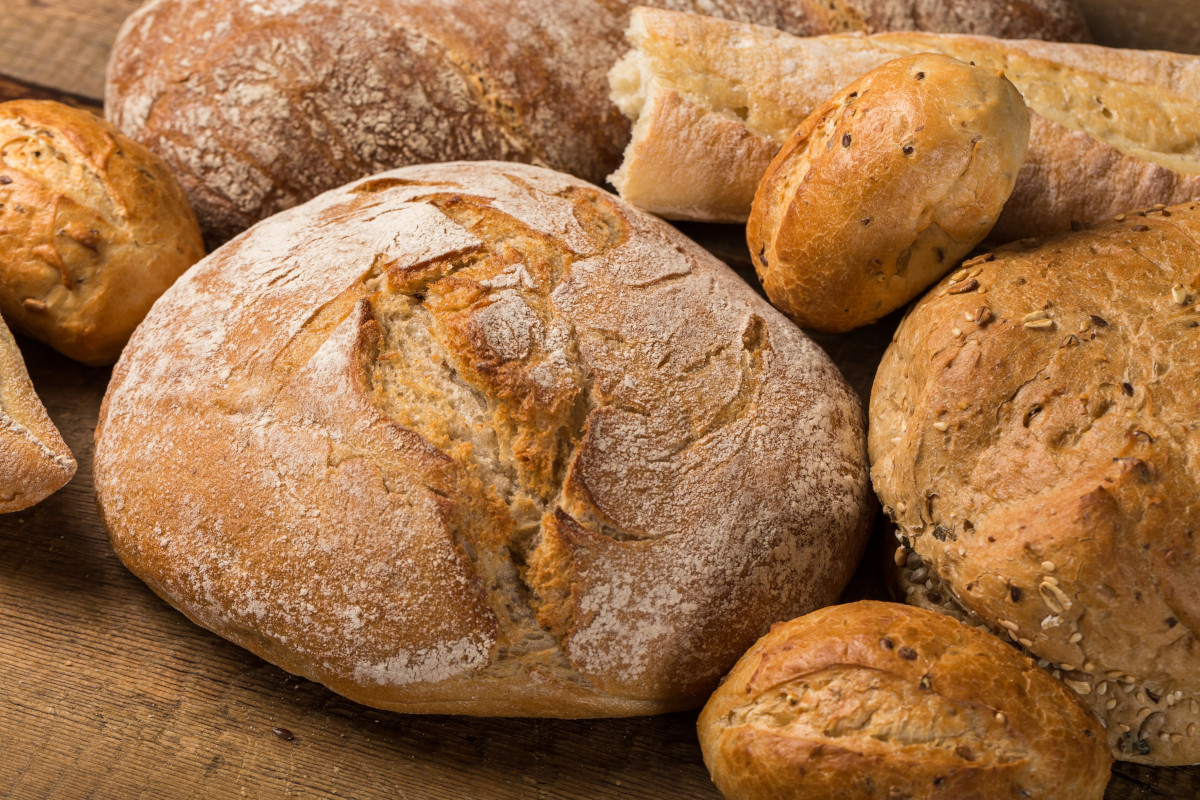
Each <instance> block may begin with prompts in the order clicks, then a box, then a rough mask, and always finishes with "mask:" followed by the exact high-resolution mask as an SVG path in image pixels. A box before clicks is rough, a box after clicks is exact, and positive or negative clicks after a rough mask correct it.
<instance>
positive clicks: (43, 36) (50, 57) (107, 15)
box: [0, 0, 141, 101]
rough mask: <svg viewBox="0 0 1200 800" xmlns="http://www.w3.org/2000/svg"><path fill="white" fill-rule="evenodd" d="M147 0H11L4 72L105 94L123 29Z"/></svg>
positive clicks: (0, 34) (1, 52) (0, 47)
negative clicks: (106, 74)
mask: <svg viewBox="0 0 1200 800" xmlns="http://www.w3.org/2000/svg"><path fill="white" fill-rule="evenodd" d="M140 5H141V0H5V2H4V6H3V18H4V22H3V25H0V74H5V75H11V76H13V77H15V78H17V79H19V80H23V81H27V82H29V83H34V84H38V85H40V86H45V87H48V88H50V89H59V90H62V91H67V92H71V93H73V94H77V95H82V96H84V97H89V98H92V99H93V100H96V101H99V100H100V99H102V98H103V97H104V69H105V66H106V65H107V64H108V53H109V50H110V49H111V48H112V42H113V40H114V39H115V38H116V36H117V30H118V29H119V28H120V27H121V23H122V22H124V21H125V17H127V16H129V14H130V13H131V12H133V11H134V10H135V9H136V8H137V7H138V6H140Z"/></svg>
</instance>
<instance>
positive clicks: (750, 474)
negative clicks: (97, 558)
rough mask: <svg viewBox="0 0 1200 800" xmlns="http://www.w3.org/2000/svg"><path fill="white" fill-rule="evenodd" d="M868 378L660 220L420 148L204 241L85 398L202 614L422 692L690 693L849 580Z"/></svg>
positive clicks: (506, 700) (235, 631)
mask: <svg viewBox="0 0 1200 800" xmlns="http://www.w3.org/2000/svg"><path fill="white" fill-rule="evenodd" d="M865 459H866V455H865V434H864V430H863V420H862V418H861V410H860V408H859V405H858V401H857V399H856V398H855V396H854V393H853V391H852V390H850V389H849V388H848V387H847V385H846V384H845V382H844V381H843V380H842V378H841V376H840V374H839V373H838V372H837V370H836V368H835V367H834V366H833V365H832V364H831V362H830V361H829V360H828V359H827V358H826V357H825V355H824V354H823V353H821V351H820V350H819V349H818V348H817V347H816V346H815V345H814V344H812V343H811V342H810V341H809V340H808V339H807V338H806V337H805V336H804V335H803V334H802V333H801V332H800V330H799V329H798V328H796V327H795V326H794V325H792V324H791V323H790V322H789V321H787V320H786V319H785V318H784V317H783V316H782V315H781V314H779V313H777V312H776V311H775V310H774V309H772V308H771V307H770V306H769V305H768V304H767V303H766V302H765V301H764V300H762V299H761V298H759V297H758V296H757V295H755V294H754V292H753V291H752V290H751V289H750V288H749V287H748V286H746V285H745V284H744V283H743V282H742V281H741V280H740V279H738V278H737V277H736V275H734V273H733V272H732V271H730V270H729V269H728V268H727V267H725V266H724V265H723V264H721V263H720V262H718V261H716V260H715V259H713V258H712V257H711V256H709V255H708V254H707V253H706V252H705V251H703V250H702V249H700V248H699V247H698V246H697V245H695V244H694V243H692V242H691V241H689V240H688V239H686V238H684V237H683V236H682V235H680V234H679V233H678V232H676V231H675V230H674V229H673V228H670V226H667V225H665V224H664V223H662V222H661V221H659V220H657V219H655V218H653V217H650V216H649V215H645V214H642V213H641V212H638V211H636V210H634V209H632V208H630V207H628V206H626V205H625V204H623V203H621V202H620V201H619V200H617V199H616V198H614V197H612V196H611V195H609V194H607V193H605V192H602V191H600V190H598V189H596V188H594V187H592V186H589V185H588V184H586V183H584V182H582V181H580V180H578V179H575V178H570V177H568V176H564V175H561V174H558V173H554V172H551V171H549V170H545V169H541V168H536V167H527V166H522V165H505V164H500V163H496V162H476V163H458V164H446V165H430V166H426V167H411V168H406V169H401V170H396V171H393V172H389V173H384V174H381V175H377V176H374V177H372V178H369V179H367V180H363V181H359V182H357V183H353V184H350V185H349V186H347V187H345V188H342V189H339V190H336V191H333V192H329V193H327V194H325V195H322V196H320V197H319V198H317V199H314V200H313V201H311V202H310V203H308V204H306V205H304V206H301V207H298V208H296V209H293V210H290V211H287V212H284V213H282V214H279V215H277V216H275V217H272V218H271V219H269V220H266V221H264V222H263V223H261V224H259V225H258V226H256V227H255V228H253V229H252V230H250V231H248V232H246V233H245V234H244V235H242V236H241V237H239V238H237V239H235V240H234V241H232V242H230V243H229V244H227V245H226V246H224V247H223V248H221V249H220V250H218V251H216V252H215V253H213V254H212V255H211V256H210V257H209V258H208V259H206V260H205V261H203V262H202V263H201V264H199V265H198V266H197V267H196V268H195V269H193V270H192V271H190V272H189V273H188V275H187V276H186V277H185V278H184V279H183V281H182V282H181V283H179V284H177V285H176V286H175V287H174V288H173V289H172V290H171V291H170V292H169V293H168V294H167V295H166V296H165V297H164V298H163V299H162V300H161V301H160V302H159V303H158V304H157V305H156V306H155V309H154V311H153V313H152V314H151V316H150V317H149V318H148V319H147V321H146V322H145V323H144V324H143V325H142V326H141V327H140V328H139V329H138V332H137V334H136V336H135V337H134V339H133V341H132V342H131V344H130V346H129V348H128V349H127V350H126V352H125V354H124V356H123V357H122V359H121V361H120V363H119V364H118V366H117V369H116V371H115V373H114V376H113V380H112V384H111V386H110V388H109V391H108V394H107V396H106V398H105V402H104V407H103V409H102V412H101V418H100V425H99V428H98V429H97V445H96V460H95V463H96V488H97V493H98V497H99V504H100V511H101V516H102V518H103V519H104V522H105V524H106V525H107V527H108V529H109V531H110V534H111V536H112V540H113V544H114V546H115V547H116V550H117V552H118V554H119V555H120V556H121V558H122V559H123V560H124V561H125V562H126V564H127V565H128V566H129V567H130V569H132V570H133V571H134V572H135V573H136V574H138V575H139V576H141V577H142V578H143V579H144V580H146V581H147V583H149V584H150V586H151V587H152V588H154V590H155V591H157V592H158V593H159V594H161V595H162V596H163V597H164V598H166V599H167V600H168V601H169V602H171V603H172V604H174V605H175V606H176V607H178V608H179V609H180V610H182V611H184V612H185V613H186V614H188V615H189V616H190V617H191V618H192V619H194V620H195V621H197V622H198V623H200V624H201V625H204V626H206V627H208V628H210V629H212V630H214V631H217V632H218V633H220V634H222V635H224V636H226V637H228V638H230V639H232V640H233V641H235V642H237V643H239V644H241V645H243V646H245V647H247V648H249V649H251V650H253V651H254V652H256V653H258V654H260V655H262V656H263V657H264V658H267V659H268V660H270V661H273V662H274V663H276V664H279V665H280V666H282V667H284V668H286V669H288V670H290V671H292V672H296V673H298V674H301V675H305V676H308V677H310V678H313V679H316V680H319V681H321V682H323V683H325V684H326V685H328V686H330V687H332V688H333V689H335V690H336V691H339V692H341V693H343V694H345V695H347V696H349V697H351V698H353V699H355V700H358V701H360V702H363V703H367V704H370V705H375V706H378V707H382V708H390V709H397V710H405V711H416V712H437V713H471V714H492V715H534V716H561V717H579V716H602V715H622V714H645V713H655V712H660V711H666V710H669V709H676V708H682V707H686V706H692V705H698V704H699V703H701V702H703V700H704V698H705V696H706V695H707V693H709V692H711V690H712V689H713V687H714V686H715V685H716V682H717V679H718V678H719V677H720V676H721V675H722V674H724V672H725V671H726V670H727V669H728V668H729V667H730V666H731V665H732V664H733V662H734V660H736V658H737V657H738V656H739V655H740V654H741V653H742V652H743V651H744V650H745V648H746V647H748V646H749V645H750V643H751V642H753V641H754V639H755V638H757V636H759V635H760V634H761V633H762V632H763V631H765V630H766V628H767V626H769V625H770V624H771V623H772V622H774V621H776V620H778V619H782V618H785V617H788V616H792V615H795V614H796V613H799V612H801V611H802V610H811V609H812V608H815V607H817V606H820V605H824V604H827V603H829V602H832V601H833V600H834V599H835V598H836V597H837V595H838V593H839V591H840V589H841V588H842V586H843V584H844V583H845V581H846V580H847V579H848V577H849V575H850V573H851V572H852V570H853V568H854V565H855V563H856V562H857V560H858V557H859V555H860V553H861V548H862V546H863V543H864V539H865V536H866V531H867V527H868V525H869V523H870V516H871V504H870V501H869V487H868V484H867V471H866V463H865Z"/></svg>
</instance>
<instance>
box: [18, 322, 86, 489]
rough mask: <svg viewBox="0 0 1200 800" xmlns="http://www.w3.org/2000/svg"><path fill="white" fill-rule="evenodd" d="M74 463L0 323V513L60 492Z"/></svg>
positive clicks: (22, 360) (68, 478)
mask: <svg viewBox="0 0 1200 800" xmlns="http://www.w3.org/2000/svg"><path fill="white" fill-rule="evenodd" d="M75 469H76V464H75V458H74V456H72V455H71V451H70V449H68V448H67V443H66V442H64V441H63V438H62V435H61V434H60V433H59V432H58V428H56V427H54V423H53V422H51V421H50V416H49V415H48V414H47V413H46V408H45V406H43V405H42V401H41V400H39V399H38V396H37V394H36V393H35V392H34V389H33V382H32V381H30V380H29V372H28V371H27V370H26V369H25V360H24V359H23V358H21V351H20V350H18V349H17V343H16V341H15V340H14V339H13V336H12V334H11V333H10V332H9V330H8V326H7V325H6V324H4V320H3V319H0V513H3V512H9V511H20V510H21V509H24V508H28V507H29V506H31V505H33V504H34V503H38V502H40V501H42V500H44V499H45V498H46V497H48V496H49V495H51V494H53V493H54V492H56V491H58V490H59V489H61V488H62V487H63V486H65V485H66V483H67V481H69V480H71V477H72V476H73V475H74V474H75Z"/></svg>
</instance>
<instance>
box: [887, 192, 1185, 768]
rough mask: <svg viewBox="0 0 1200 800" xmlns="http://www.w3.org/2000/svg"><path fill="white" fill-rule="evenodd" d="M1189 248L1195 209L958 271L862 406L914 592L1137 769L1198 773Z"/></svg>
mask: <svg viewBox="0 0 1200 800" xmlns="http://www.w3.org/2000/svg"><path fill="white" fill-rule="evenodd" d="M1198 241H1200V203H1190V204H1186V205H1181V206H1175V207H1172V208H1159V209H1156V210H1152V211H1147V212H1144V213H1139V214H1134V213H1130V214H1128V215H1126V214H1120V215H1118V218H1117V220H1114V221H1112V222H1109V223H1106V224H1103V225H1099V226H1097V227H1095V228H1092V229H1088V230H1083V231H1079V232H1076V233H1072V234H1065V235H1063V236H1060V237H1057V238H1053V239H1048V240H1046V241H1043V242H1038V241H1036V240H1028V241H1024V242H1019V243H1015V244H1013V245H1009V246H1006V247H1003V248H1000V249H999V250H996V251H995V252H994V253H990V254H987V255H984V256H981V257H979V258H976V259H974V260H971V261H968V262H966V263H965V264H964V265H963V268H962V269H961V270H960V271H958V272H956V273H955V274H953V275H951V276H949V277H948V278H947V279H946V280H945V281H943V282H942V283H941V284H940V285H939V286H937V287H936V288H935V289H934V290H932V291H931V292H930V294H928V295H926V297H925V298H924V299H922V300H921V301H920V302H919V303H918V304H917V305H916V306H915V307H914V308H913V310H912V311H911V312H910V313H909V315H908V316H907V317H906V318H905V320H904V322H903V323H902V324H901V326H900V328H899V329H898V331H897V332H896V336H895V340H894V341H893V343H892V345H891V347H889V349H888V351H887V353H886V354H885V356H884V358H883V361H882V363H881V365H880V367H879V372H878V374H877V375H876V379H875V386H874V388H873V390H872V394H871V412H870V418H871V426H870V452H871V461H872V477H873V481H874V485H875V489H876V491H877V492H878V494H879V497H880V499H881V500H882V501H883V504H884V508H885V509H886V510H887V512H888V513H889V515H890V516H891V517H892V519H893V520H894V521H895V522H896V525H897V527H898V533H899V534H900V535H901V536H902V537H903V541H904V542H905V544H906V546H908V547H911V548H912V550H913V551H915V552H914V554H913V555H912V556H909V555H907V554H902V555H904V556H905V558H904V561H905V563H906V569H907V570H908V571H909V572H910V573H915V574H918V575H919V577H916V578H913V579H912V580H913V582H916V581H918V580H919V581H922V582H924V581H934V582H935V583H936V582H939V581H940V582H941V583H942V584H943V585H944V587H945V594H947V595H949V596H950V597H952V598H953V599H954V600H955V601H956V602H957V603H960V604H961V605H963V606H965V607H966V609H968V610H969V611H970V612H971V613H973V614H974V615H976V617H977V618H978V619H979V620H982V621H983V622H985V623H986V624H987V625H989V626H990V627H991V628H992V629H993V630H995V631H997V632H998V633H1001V634H1002V635H1005V636H1009V637H1011V638H1012V639H1013V640H1014V641H1016V642H1018V643H1020V644H1021V645H1022V646H1024V647H1025V648H1026V649H1027V650H1028V651H1029V652H1030V653H1032V654H1033V655H1034V656H1036V657H1037V658H1039V659H1044V660H1045V661H1046V662H1048V664H1051V665H1053V666H1054V667H1055V668H1056V669H1057V670H1058V671H1059V674H1060V675H1061V676H1062V677H1063V679H1064V680H1066V681H1067V682H1068V685H1070V686H1071V687H1073V688H1074V689H1075V690H1076V691H1077V692H1079V693H1080V694H1081V695H1083V697H1084V699H1085V701H1086V702H1088V703H1089V704H1090V705H1091V706H1092V707H1093V709H1094V710H1096V711H1097V713H1099V714H1100V715H1101V716H1102V718H1104V719H1105V721H1106V722H1107V729H1108V735H1109V740H1110V744H1111V745H1112V747H1113V748H1114V751H1115V753H1116V755H1117V757H1118V758H1121V759H1125V760H1130V761H1140V762H1144V763H1150V764H1190V763H1195V762H1198V761H1200V641H1198V640H1197V633H1200V585H1198V584H1197V581H1196V574H1197V569H1198V568H1200V552H1198V550H1197V548H1196V545H1195V543H1194V538H1195V534H1196V532H1197V530H1198V524H1200V483H1198V474H1200V473H1198V471H1197V464H1200V382H1198V381H1197V380H1196V365H1197V364H1198V363H1200V313H1198V308H1200V306H1198V305H1197V299H1198V298H1200V269H1197V264H1198V263H1200V245H1198V244H1197V242H1198ZM930 585H935V584H930ZM915 594H917V595H918V596H920V595H921V594H923V593H920V592H917V593H915ZM941 594H942V593H941V592H939V595H941ZM925 597H926V598H927V599H926V604H929V605H938V604H940V603H941V602H942V601H943V600H944V599H946V598H945V597H944V596H938V597H937V598H936V600H932V599H928V595H925Z"/></svg>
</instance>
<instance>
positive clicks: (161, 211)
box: [0, 100, 204, 364]
mask: <svg viewBox="0 0 1200 800" xmlns="http://www.w3.org/2000/svg"><path fill="white" fill-rule="evenodd" d="M203 255H204V244H203V242H202V241H201V238H200V228H199V225H198V223H197V222H196V215H195V214H193V213H192V209H191V207H190V206H189V205H188V201H187V198H186V197H184V195H183V191H182V190H181V189H180V188H179V184H178V183H177V182H176V181H175V179H174V178H173V177H172V176H171V173H170V172H169V171H168V170H167V168H166V165H164V164H163V162H162V160H161V159H159V158H158V157H157V156H155V155H154V154H152V153H150V152H149V151H148V150H146V148H144V147H142V146H141V145H139V144H137V143H136V142H133V141H130V140H129V139H127V138H126V137H124V136H122V135H121V134H120V133H118V132H117V130H116V129H115V128H113V127H112V126H111V125H109V124H108V123H107V122H105V121H104V120H102V119H99V118H98V117H96V116H94V115H93V114H90V113H88V112H87V111H82V110H80V109H77V108H71V107H70V106H65V105H62V104H61V103H56V102H53V101H50V100H14V101H11V102H8V103H0V313H3V314H4V317H5V319H7V320H8V322H9V324H11V325H12V327H13V329H14V330H16V331H18V332H19V333H23V334H25V335H27V336H32V337H33V338H35V339H38V340H39V341H42V342H45V343H46V344H48V345H50V346H51V347H53V348H54V349H55V350H57V351H59V352H60V353H62V354H63V355H65V356H67V357H69V358H73V359H75V360H76V361H82V362H84V363H85V364H111V363H112V362H114V361H116V360H117V356H118V355H119V354H120V352H121V347H122V346H124V344H125V342H126V341H127V340H128V339H129V334H130V333H132V332H133V329H134V328H135V327H137V324H138V323H139V322H141V321H142V317H144V316H146V312H147V311H149V310H150V306H151V305H152V304H153V303H154V301H155V300H156V299H157V298H158V296H159V295H161V294H162V293H163V292H164V291H166V288H167V287H168V286H170V285H171V283H172V282H173V281H174V280H175V279H176V278H177V277H179V276H180V275H181V274H182V273H183V271H184V270H186V269H187V268H188V267H190V266H191V265H192V264H194V263H195V262H196V261H198V260H199V259H200V257H201V256H203Z"/></svg>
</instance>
